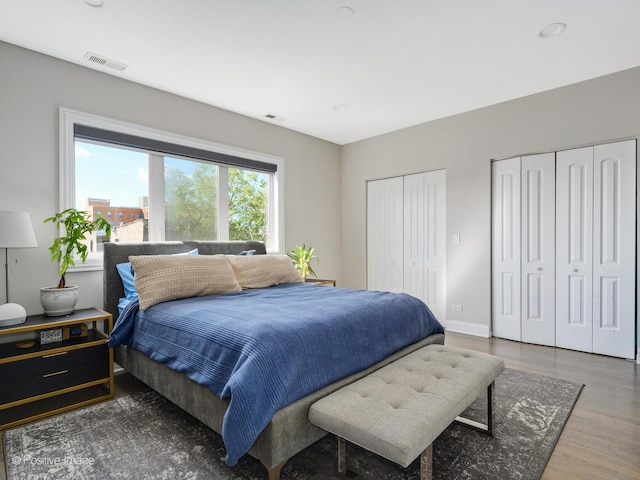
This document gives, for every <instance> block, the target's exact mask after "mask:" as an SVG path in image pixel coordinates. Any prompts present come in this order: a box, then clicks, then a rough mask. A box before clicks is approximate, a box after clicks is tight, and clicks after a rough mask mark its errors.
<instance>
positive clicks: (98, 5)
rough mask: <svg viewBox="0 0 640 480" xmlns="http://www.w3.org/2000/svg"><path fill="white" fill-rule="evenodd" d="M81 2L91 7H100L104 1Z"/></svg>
mask: <svg viewBox="0 0 640 480" xmlns="http://www.w3.org/2000/svg"><path fill="white" fill-rule="evenodd" d="M82 2H83V3H85V4H87V5H89V6H91V7H101V6H102V4H103V3H104V2H103V1H102V0H82Z"/></svg>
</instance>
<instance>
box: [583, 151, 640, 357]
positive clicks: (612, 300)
mask: <svg viewBox="0 0 640 480" xmlns="http://www.w3.org/2000/svg"><path fill="white" fill-rule="evenodd" d="M635 159H636V142H635V140H629V141H625V142H618V143H610V144H606V145H596V146H595V147H594V186H595V188H594V231H595V232H596V235H595V236H594V240H593V253H594V256H593V351H594V352H595V353H601V354H605V355H615V356H619V357H624V358H634V356H635V263H636V258H635V212H636V208H635V191H636V189H635V182H636V162H635Z"/></svg>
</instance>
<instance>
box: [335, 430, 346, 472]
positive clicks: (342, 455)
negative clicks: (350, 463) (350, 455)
mask: <svg viewBox="0 0 640 480" xmlns="http://www.w3.org/2000/svg"><path fill="white" fill-rule="evenodd" d="M336 438H337V439H338V445H337V454H338V455H337V458H336V459H337V461H338V468H337V470H338V475H345V474H346V473H347V441H346V440H345V439H344V438H342V437H338V436H336Z"/></svg>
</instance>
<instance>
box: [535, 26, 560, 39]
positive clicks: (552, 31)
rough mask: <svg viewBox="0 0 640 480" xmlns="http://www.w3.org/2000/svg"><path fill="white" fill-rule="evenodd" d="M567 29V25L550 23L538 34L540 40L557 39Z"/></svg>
mask: <svg viewBox="0 0 640 480" xmlns="http://www.w3.org/2000/svg"><path fill="white" fill-rule="evenodd" d="M566 29H567V24H566V23H550V24H549V25H547V26H546V27H544V28H543V29H541V30H540V31H539V32H538V38H551V37H557V36H558V35H560V34H561V33H562V32H564V31H565V30H566Z"/></svg>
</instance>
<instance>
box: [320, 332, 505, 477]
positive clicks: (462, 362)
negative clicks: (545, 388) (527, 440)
mask: <svg viewBox="0 0 640 480" xmlns="http://www.w3.org/2000/svg"><path fill="white" fill-rule="evenodd" d="M503 370H504V361H503V360H502V359H501V358H498V357H495V356H493V355H488V354H486V353H479V352H473V351H470V350H463V349H460V348H453V347H448V346H444V345H428V346H426V347H423V348H421V349H419V350H416V351H414V352H413V353H410V354H409V355H407V356H405V357H402V358H400V359H398V360H396V361H395V362H393V363H391V364H389V365H387V366H385V367H383V368H381V369H379V370H376V371H375V372H373V373H371V374H369V375H368V376H366V377H364V378H362V379H360V380H358V381H356V382H354V383H352V384H350V385H347V386H345V387H343V388H341V389H340V390H337V391H335V392H334V393H332V394H330V395H328V396H326V397H324V398H322V399H321V400H319V401H317V402H316V403H314V404H313V405H312V406H311V409H310V410H309V420H310V421H311V423H313V424H315V425H317V426H318V427H320V428H322V429H324V430H326V431H328V432H330V433H333V434H334V435H336V436H337V437H338V472H339V473H346V444H345V439H346V440H348V441H349V442H351V443H354V444H356V445H359V446H361V447H363V448H365V449H367V450H370V451H372V452H374V453H376V454H378V455H380V456H382V457H384V458H386V459H388V460H391V461H393V462H396V463H399V464H400V465H402V466H403V467H407V466H409V464H410V463H411V462H413V461H414V460H415V459H416V458H417V457H418V456H420V459H421V460H420V461H421V465H420V478H421V479H422V480H427V479H430V478H431V475H432V469H433V467H432V465H433V448H432V444H433V441H434V440H435V439H436V438H437V437H438V436H439V435H440V434H441V433H442V432H443V431H444V430H445V429H446V428H447V427H448V426H449V425H450V424H451V423H452V422H453V421H454V420H458V421H462V422H464V423H467V424H470V425H471V426H473V427H475V428H479V429H481V430H484V431H485V432H487V433H489V434H492V432H493V386H494V385H493V383H494V380H495V379H496V377H497V376H498V375H499V374H500V373H501V372H502V371H503ZM485 391H486V392H487V395H488V401H487V424H486V425H483V424H480V423H478V422H474V421H470V420H467V419H463V418H461V417H459V415H460V414H461V413H462V412H463V411H464V410H465V409H466V408H467V407H468V406H469V405H471V403H472V402H473V401H474V400H475V399H476V398H478V396H479V395H480V394H482V393H483V392H485Z"/></svg>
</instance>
